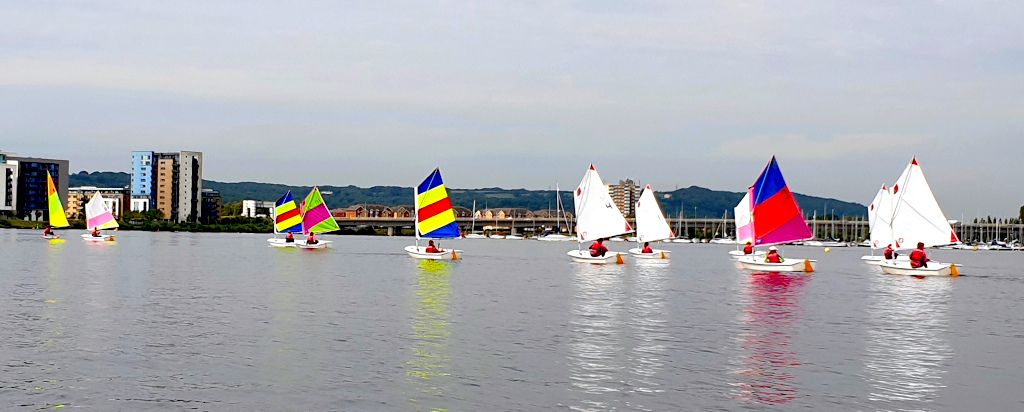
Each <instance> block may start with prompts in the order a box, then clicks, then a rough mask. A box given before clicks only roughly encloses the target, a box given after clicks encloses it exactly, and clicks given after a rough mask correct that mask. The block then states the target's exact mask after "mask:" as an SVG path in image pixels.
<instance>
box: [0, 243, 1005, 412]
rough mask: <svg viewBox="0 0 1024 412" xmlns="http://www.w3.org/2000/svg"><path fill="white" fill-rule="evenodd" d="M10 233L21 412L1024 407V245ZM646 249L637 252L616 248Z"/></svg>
mask: <svg viewBox="0 0 1024 412" xmlns="http://www.w3.org/2000/svg"><path fill="white" fill-rule="evenodd" d="M66 234H67V235H69V236H67V237H68V238H69V239H68V240H67V241H66V242H57V243H50V242H48V241H45V240H43V239H41V238H40V236H39V234H38V232H34V231H24V230H20V231H19V230H0V313H2V317H0V326H2V330H3V335H2V337H0V362H2V364H0V372H2V373H0V409H2V410H12V409H18V410H20V409H28V410H31V409H53V407H54V406H56V405H63V406H64V407H68V408H71V407H81V408H91V409H92V410H101V411H107V410H213V411H221V410H294V411H300V410H301V411H304V410H346V411H348V410H351V411H413V410H422V411H431V410H450V411H506V410H507V411H538V410H579V411H604V410H619V411H633V410H637V411H646V410H650V411H680V410H794V409H803V410H945V411H952V410H990V411H997V410H1022V409H1024V401H1022V400H1024V394H1022V392H1021V391H1020V385H1021V382H1022V381H1024V307H1022V303H1021V302H1024V275H1022V274H1021V270H1020V267H1021V264H1022V263H1024V253H1014V252H964V251H936V252H933V257H934V258H936V259H937V260H943V261H955V262H960V263H963V264H965V265H966V267H965V268H964V269H963V270H962V272H963V273H964V275H965V276H963V277H960V278H945V279H938V278H936V279H914V278H910V277H897V276H888V275H882V274H880V272H878V271H877V269H875V268H872V267H869V266H867V265H864V264H862V263H861V262H860V260H859V257H860V255H862V254H864V253H866V252H867V251H868V250H867V249H862V248H837V249H834V250H833V251H832V253H828V254H826V253H824V252H823V251H822V250H821V249H812V248H801V247H788V248H784V250H783V254H784V255H787V256H792V257H798V256H807V257H813V258H817V259H820V262H819V268H820V271H819V272H817V273H814V274H812V275H796V276H789V275H769V274H750V273H746V272H743V271H742V270H739V269H737V268H736V266H735V264H734V263H733V262H732V260H731V259H729V258H728V256H727V255H726V251H727V250H729V249H730V248H729V247H727V246H717V245H680V244H670V245H667V246H666V247H667V248H670V249H672V250H673V259H672V261H671V262H670V263H667V264H665V263H661V262H650V263H648V262H637V261H635V260H630V261H629V262H628V263H627V264H626V265H621V266H619V265H610V266H588V265H580V264H575V263H571V262H570V261H569V259H568V257H567V256H565V252H566V251H567V250H569V249H571V248H575V244H570V243H555V242H552V243H547V242H536V241H516V240H490V239H482V240H461V241H456V242H448V243H447V245H456V246H457V247H459V248H461V249H464V250H465V251H466V252H465V256H464V257H465V260H463V261H459V262H454V263H452V262H440V263H439V262H422V261H416V260H413V259H411V258H409V257H407V256H406V255H405V254H404V252H402V247H403V246H405V245H407V244H410V242H412V239H409V238H380V237H342V236H330V235H328V236H325V238H326V239H330V240H334V242H335V243H334V245H333V246H334V249H332V250H327V251H299V250H278V249H273V248H269V247H267V246H266V242H265V240H264V239H266V238H267V236H266V235H242V234H184V233H181V234H178V233H173V234H172V233H143V232H119V233H117V235H116V236H117V240H118V241H117V243H116V244H110V245H104V244H86V243H84V242H82V241H81V239H78V238H77V236H78V233H74V232H66ZM611 247H612V249H613V250H621V251H624V250H625V249H626V248H627V247H628V245H627V244H625V243H618V244H616V243H612V244H611Z"/></svg>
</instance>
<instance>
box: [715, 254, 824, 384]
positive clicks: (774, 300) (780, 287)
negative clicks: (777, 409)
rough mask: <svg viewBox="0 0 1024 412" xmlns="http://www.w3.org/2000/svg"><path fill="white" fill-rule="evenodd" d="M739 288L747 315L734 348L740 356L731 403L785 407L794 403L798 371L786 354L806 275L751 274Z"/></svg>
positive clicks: (793, 358)
mask: <svg viewBox="0 0 1024 412" xmlns="http://www.w3.org/2000/svg"><path fill="white" fill-rule="evenodd" d="M747 278H748V279H749V283H747V284H745V285H743V287H741V288H740V293H741V295H742V296H743V297H744V298H745V300H746V305H747V307H746V310H745V311H744V312H743V315H742V316H741V317H740V321H741V322H742V323H743V327H742V331H741V332H740V334H739V339H738V342H739V347H740V350H741V351H742V353H743V355H742V357H741V358H740V359H739V360H738V362H735V363H736V369H735V370H734V371H733V372H734V373H735V374H737V375H739V376H740V377H741V380H740V382H738V383H736V387H737V389H736V390H734V392H733V397H735V398H736V399H741V400H744V401H749V402H756V403H762V404H785V403H789V402H792V401H793V400H794V399H796V397H797V389H796V387H795V386H794V385H793V383H792V380H793V372H792V369H793V368H797V367H800V366H801V363H800V360H799V359H798V358H797V354H796V352H794V351H793V349H792V348H791V341H792V339H793V335H795V334H796V331H797V327H796V326H795V325H794V324H795V323H796V322H797V320H799V312H800V310H801V307H800V303H799V297H800V293H801V291H802V290H803V288H804V285H805V284H806V283H807V282H808V281H809V280H810V277H809V276H807V275H789V274H783V273H753V274H750V275H747Z"/></svg>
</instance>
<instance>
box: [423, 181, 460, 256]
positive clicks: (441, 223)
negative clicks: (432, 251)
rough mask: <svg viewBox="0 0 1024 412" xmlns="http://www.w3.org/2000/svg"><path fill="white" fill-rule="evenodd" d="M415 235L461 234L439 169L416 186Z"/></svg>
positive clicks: (443, 236)
mask: <svg viewBox="0 0 1024 412" xmlns="http://www.w3.org/2000/svg"><path fill="white" fill-rule="evenodd" d="M415 199H416V236H417V237H425V238H434V239H441V238H457V237H460V236H461V235H462V232H460V231H459V224H458V223H456V222H455V211H454V210H452V201H451V199H449V198H448V191H447V190H446V189H445V187H444V182H443V181H442V180H441V171H440V170H439V169H434V172H433V173H431V174H430V176H427V179H426V180H424V181H423V183H420V185H419V186H417V187H416V196H415Z"/></svg>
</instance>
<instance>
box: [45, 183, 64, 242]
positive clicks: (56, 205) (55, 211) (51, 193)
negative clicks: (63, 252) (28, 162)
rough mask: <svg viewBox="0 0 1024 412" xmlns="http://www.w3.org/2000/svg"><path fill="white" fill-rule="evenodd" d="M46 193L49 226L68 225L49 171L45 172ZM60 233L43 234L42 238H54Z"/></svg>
mask: <svg viewBox="0 0 1024 412" xmlns="http://www.w3.org/2000/svg"><path fill="white" fill-rule="evenodd" d="M46 194H47V198H48V200H49V204H50V205H49V206H50V222H49V223H50V227H53V228H60V227H68V226H70V225H69V224H68V215H66V214H65V213H64V206H63V205H62V204H61V203H60V195H58V194H57V187H56V185H54V184H53V177H51V176H50V173H49V172H47V173H46ZM59 237H60V235H58V234H56V233H54V234H52V235H43V238H44V239H56V238H59Z"/></svg>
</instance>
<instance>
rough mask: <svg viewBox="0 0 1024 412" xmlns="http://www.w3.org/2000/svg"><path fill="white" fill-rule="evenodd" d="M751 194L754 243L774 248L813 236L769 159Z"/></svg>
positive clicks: (780, 172) (791, 194) (779, 173)
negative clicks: (752, 197)
mask: <svg viewBox="0 0 1024 412" xmlns="http://www.w3.org/2000/svg"><path fill="white" fill-rule="evenodd" d="M752 190H753V195H754V199H753V200H754V207H753V213H752V216H753V219H754V244H756V245H765V246H767V245H776V244H780V243H789V242H795V241H798V240H807V239H811V238H813V237H814V235H813V234H812V233H811V228H810V227H808V226H807V221H805V220H804V216H803V213H802V212H801V211H800V205H798V204H796V199H795V198H794V197H793V193H792V192H790V191H789V186H786V180H785V179H783V178H782V171H781V170H779V164H778V162H776V161H775V156H772V161H771V162H768V166H765V168H764V171H762V172H761V176H759V177H758V178H757V182H755V183H754V187H753V188H752Z"/></svg>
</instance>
